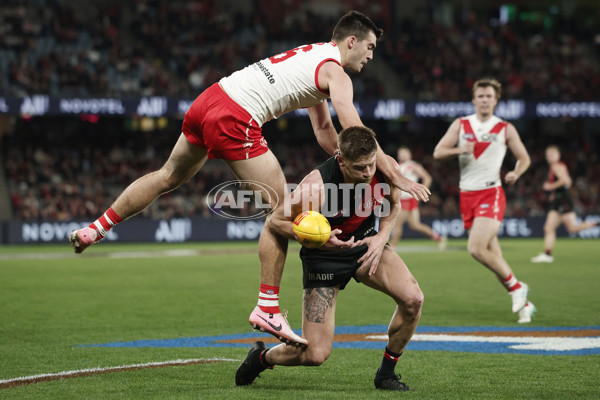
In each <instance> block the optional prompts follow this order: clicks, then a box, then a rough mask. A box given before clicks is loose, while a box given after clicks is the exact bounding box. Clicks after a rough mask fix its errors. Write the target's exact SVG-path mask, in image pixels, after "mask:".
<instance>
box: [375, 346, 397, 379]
mask: <svg viewBox="0 0 600 400" xmlns="http://www.w3.org/2000/svg"><path fill="white" fill-rule="evenodd" d="M401 355H402V353H400V354H397V353H394V352H392V351H390V349H388V348H387V347H386V348H385V352H384V353H383V360H382V361H381V367H379V372H378V374H379V375H383V376H391V375H395V374H396V372H395V369H396V364H397V363H398V359H399V358H400V356H401Z"/></svg>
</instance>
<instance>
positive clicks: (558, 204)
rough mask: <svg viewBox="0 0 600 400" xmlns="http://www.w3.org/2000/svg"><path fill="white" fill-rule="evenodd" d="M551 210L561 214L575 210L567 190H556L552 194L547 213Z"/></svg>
mask: <svg viewBox="0 0 600 400" xmlns="http://www.w3.org/2000/svg"><path fill="white" fill-rule="evenodd" d="M552 210H554V211H558V212H559V213H561V214H566V213H568V212H571V211H574V210H575V208H574V207H573V198H572V197H571V193H569V191H568V190H566V189H562V190H557V191H556V192H555V193H554V198H551V200H550V201H549V202H548V211H552Z"/></svg>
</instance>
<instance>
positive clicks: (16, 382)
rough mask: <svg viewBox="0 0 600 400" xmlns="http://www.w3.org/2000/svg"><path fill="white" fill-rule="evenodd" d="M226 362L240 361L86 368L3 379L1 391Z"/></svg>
mask: <svg viewBox="0 0 600 400" xmlns="http://www.w3.org/2000/svg"><path fill="white" fill-rule="evenodd" d="M224 361H239V360H235V359H231V358H191V359H187V360H184V359H178V360H171V361H159V362H148V363H143V364H131V365H121V366H118V367H104V368H102V367H97V368H86V369H78V370H74V371H63V372H56V373H50V374H39V375H30V376H22V377H19V378H13V379H3V380H0V389H5V388H9V387H14V386H21V385H29V384H32V383H38V382H47V381H54V380H59V379H66V378H77V377H81V376H89V375H97V374H104V373H108V372H120V371H130V370H137V369H146V368H164V367H173V366H185V365H192V364H212V363H217V362H224Z"/></svg>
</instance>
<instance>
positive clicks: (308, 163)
mask: <svg viewBox="0 0 600 400" xmlns="http://www.w3.org/2000/svg"><path fill="white" fill-rule="evenodd" d="M63 125H64V124H62V123H56V127H60V126H63ZM68 125H69V124H67V126H64V128H63V130H62V131H61V130H60V129H58V128H56V127H55V128H52V127H49V126H48V125H47V124H46V125H44V124H41V123H40V124H39V125H38V124H36V123H35V122H29V123H24V126H23V127H22V129H21V131H20V134H19V135H12V136H9V137H6V138H5V140H4V142H3V143H2V144H3V145H2V146H1V147H2V149H3V151H2V153H1V154H0V157H1V158H2V160H3V165H4V172H5V174H6V177H7V187H8V189H9V193H10V198H11V203H12V208H13V216H14V218H15V219H18V220H29V221H42V220H73V219H77V220H93V219H95V218H97V217H98V215H101V213H103V212H104V211H105V210H106V209H107V208H108V207H109V206H110V205H111V203H112V202H113V201H114V200H115V199H116V197H117V196H118V194H120V193H121V192H122V191H123V189H125V187H126V186H127V185H129V184H130V183H132V182H133V181H134V180H135V179H137V178H139V177H141V176H143V175H144V174H146V173H148V172H151V171H154V170H157V169H159V168H160V167H161V166H162V164H163V163H164V162H165V161H166V159H167V157H168V156H169V152H170V150H171V148H172V146H173V144H174V143H175V141H176V139H177V134H175V133H174V132H177V130H176V128H173V127H171V128H170V129H168V130H166V129H165V130H164V131H154V132H147V133H141V132H136V133H131V132H129V133H125V132H119V130H117V129H109V128H107V127H92V128H89V127H88V128H87V129H81V131H77V128H76V126H73V127H69V126H68ZM73 125H76V124H73ZM41 129H43V130H44V132H43V135H40V133H41V131H40V130H41ZM70 130H73V133H72V134H69V133H68V131H70ZM379 131H380V132H381V130H379ZM283 134H285V132H284V133H283ZM382 136H383V135H382ZM382 140H383V139H382ZM406 142H408V144H409V145H410V146H411V148H412V151H413V159H415V160H416V161H418V162H420V163H422V164H423V166H424V167H425V168H426V169H427V170H428V171H429V172H430V173H431V174H432V177H433V184H432V187H431V191H432V197H431V200H430V202H429V203H427V204H423V205H422V206H421V214H422V215H423V216H428V217H440V218H455V217H457V216H458V215H459V214H460V213H459V207H458V193H459V189H458V179H459V170H458V163H457V162H456V160H454V161H448V162H445V163H442V162H439V161H434V160H433V157H432V151H433V148H432V146H434V145H435V143H430V142H428V141H423V140H421V141H419V142H414V143H410V141H409V140H407V141H405V142H404V143H402V144H407V143H406ZM382 146H384V148H385V149H386V151H387V152H388V154H391V155H395V149H396V148H397V146H398V144H395V143H393V142H389V141H387V142H385V143H384V142H382ZM575 146H578V147H575ZM575 146H573V145H566V146H564V147H563V155H562V160H563V161H564V162H565V163H566V164H567V166H568V168H569V171H570V173H571V176H572V177H573V181H574V184H573V187H572V188H571V192H572V194H573V197H574V199H575V205H576V212H577V214H578V215H580V216H585V215H587V214H595V213H600V162H599V160H598V156H597V152H596V151H590V150H591V149H589V148H587V151H581V150H582V149H583V150H586V147H587V146H589V145H588V144H587V143H583V144H581V143H579V144H577V145H575ZM270 147H271V149H272V151H273V152H274V154H275V155H276V156H277V158H278V160H279V161H280V163H281V166H282V169H283V171H284V174H285V176H286V178H287V180H288V182H289V183H299V182H300V180H301V179H302V178H303V177H304V176H305V175H306V174H307V173H308V172H310V170H311V169H313V168H314V167H315V166H317V165H318V164H319V163H321V162H323V161H325V160H326V159H327V157H328V155H327V154H326V153H325V152H324V151H323V150H322V149H320V148H319V147H318V145H317V143H316V141H315V140H314V138H310V137H309V138H307V139H305V140H297V141H296V142H295V143H290V142H284V141H277V142H275V141H273V142H272V143H271V146H270ZM528 147H529V149H528V150H529V152H530V155H531V158H532V166H531V168H530V169H529V171H527V173H526V174H524V175H523V177H522V178H521V179H520V180H519V181H518V182H517V184H516V185H515V186H505V191H506V195H507V201H508V205H507V211H506V216H507V217H526V216H543V215H545V201H546V198H545V193H544V192H543V190H542V183H543V182H544V180H545V179H546V175H547V172H548V169H547V165H546V161H545V158H544V145H539V146H528ZM504 165H505V168H504V169H503V172H502V174H503V175H504V174H505V173H506V172H507V170H508V168H512V166H513V165H514V159H512V160H511V157H510V156H507V159H506V161H505V163H504ZM234 179H235V177H234V175H233V174H232V173H231V172H230V170H229V169H228V167H227V166H226V165H225V163H223V162H222V161H220V160H209V161H208V163H207V164H206V165H205V167H204V168H202V169H201V171H200V172H199V173H198V174H197V175H196V176H195V177H194V178H193V179H192V180H191V181H190V182H189V183H187V184H185V185H183V186H182V187H180V188H178V189H176V190H175V191H173V192H171V193H168V194H166V195H164V196H162V197H160V198H159V199H158V201H156V202H155V203H153V204H152V205H151V206H150V207H149V208H148V209H146V210H144V211H143V212H142V215H143V216H144V217H147V218H153V219H163V218H173V217H190V216H203V217H206V218H219V217H217V216H216V215H215V214H214V213H212V212H211V211H210V209H209V208H208V206H207V204H206V196H207V194H208V192H209V191H210V190H211V189H212V188H214V187H215V186H217V185H218V184H220V183H222V182H226V181H231V180H234ZM246 212H249V213H250V212H252V210H246Z"/></svg>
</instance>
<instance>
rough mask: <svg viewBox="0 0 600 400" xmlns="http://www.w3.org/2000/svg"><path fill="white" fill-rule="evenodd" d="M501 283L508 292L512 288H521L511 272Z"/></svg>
mask: <svg viewBox="0 0 600 400" xmlns="http://www.w3.org/2000/svg"><path fill="white" fill-rule="evenodd" d="M503 283H504V286H505V287H506V288H507V289H508V291H509V292H512V291H513V290H517V289H520V288H521V284H520V283H519V281H518V280H517V278H515V276H514V275H513V274H510V275H509V276H508V278H506V279H505V280H504V282H503Z"/></svg>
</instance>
